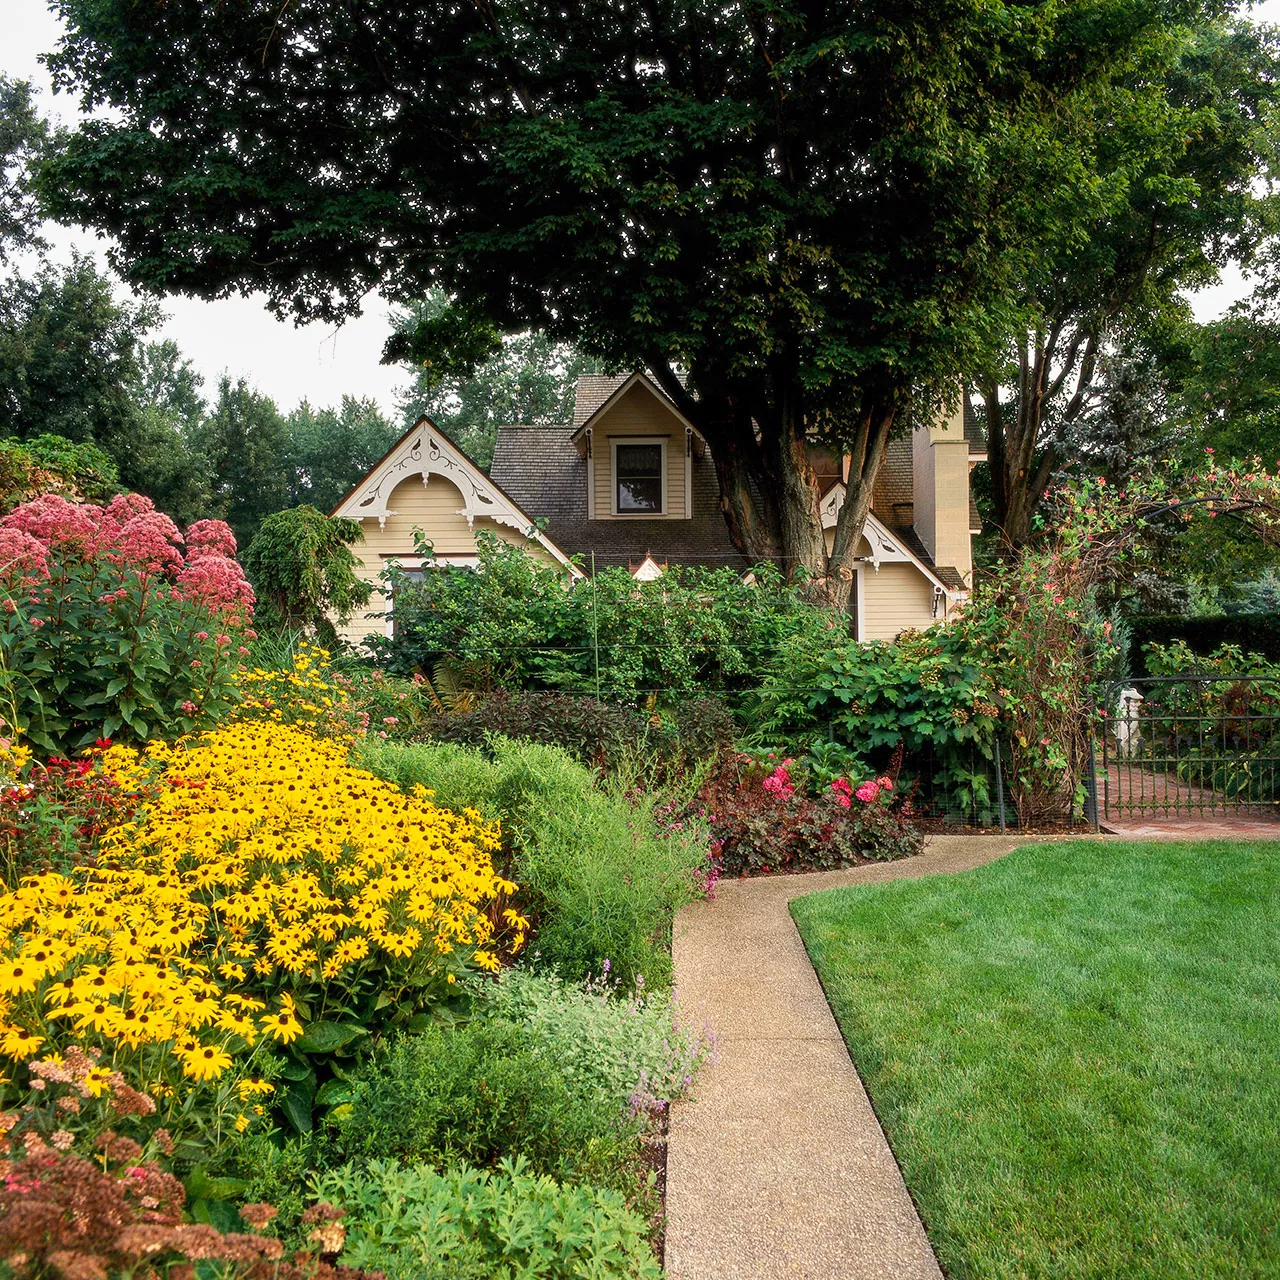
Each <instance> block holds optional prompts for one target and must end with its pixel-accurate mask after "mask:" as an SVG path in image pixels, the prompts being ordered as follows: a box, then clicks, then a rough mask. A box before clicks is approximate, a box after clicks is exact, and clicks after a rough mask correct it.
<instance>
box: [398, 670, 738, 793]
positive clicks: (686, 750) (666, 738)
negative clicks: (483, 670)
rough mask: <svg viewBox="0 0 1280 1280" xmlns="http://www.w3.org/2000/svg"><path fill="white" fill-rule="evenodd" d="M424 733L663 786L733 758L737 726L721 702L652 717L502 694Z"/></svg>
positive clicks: (570, 697)
mask: <svg viewBox="0 0 1280 1280" xmlns="http://www.w3.org/2000/svg"><path fill="white" fill-rule="evenodd" d="M423 732H424V734H425V735H426V736H427V737H429V738H434V739H438V740H440V741H443V742H460V743H463V744H465V745H466V746H469V747H476V748H478V749H484V748H485V747H486V746H487V744H488V741H489V739H490V738H491V737H493V735H494V734H502V735H503V736H505V737H508V738H521V739H525V740H527V741H530V742H542V743H546V744H548V745H549V746H555V747H562V748H563V749H564V750H565V751H567V752H568V753H569V754H570V755H571V756H572V757H573V758H574V759H575V760H577V761H578V763H579V764H585V765H588V766H590V767H591V768H593V769H597V770H599V771H600V772H602V773H609V772H620V771H625V770H627V769H632V768H637V767H639V768H641V769H643V770H644V771H645V772H646V773H647V774H650V775H652V776H653V777H655V778H658V779H663V778H667V777H676V776H679V775H680V774H681V773H683V772H685V771H687V770H688V769H689V768H691V767H696V765H697V764H698V763H699V762H701V761H703V760H706V759H710V758H712V757H714V756H715V755H717V754H718V753H719V752H721V751H724V750H726V749H727V748H728V747H729V746H730V745H731V744H732V742H733V734H734V725H733V717H732V716H731V715H730V714H729V711H728V709H727V708H726V707H725V705H724V704H723V703H722V702H720V701H718V700H717V699H715V698H687V699H682V700H680V701H677V702H675V703H674V704H672V705H671V706H669V707H664V708H662V709H661V710H657V711H654V712H652V713H645V712H642V711H638V710H636V709H635V708H634V707H627V706H620V705H618V704H617V703H609V702H603V701H601V700H600V699H598V698H592V697H588V696H585V695H580V694H569V693H508V692H505V691H500V692H498V693H494V694H491V695H490V696H488V697H486V698H484V699H482V700H481V701H480V703H479V704H478V705H477V706H475V707H472V708H470V709H468V710H466V711H464V712H461V713H459V714H449V715H438V716H435V717H433V718H432V719H431V720H430V721H429V722H428V723H427V724H426V725H425V726H424V728H423ZM393 736H394V735H393Z"/></svg>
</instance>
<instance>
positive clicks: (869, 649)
mask: <svg viewBox="0 0 1280 1280" xmlns="http://www.w3.org/2000/svg"><path fill="white" fill-rule="evenodd" d="M995 698H996V692H995V682H994V679H993V675H992V673H991V671H990V669H989V664H988V660H987V658H986V656H985V655H984V653H983V652H982V650H981V649H979V648H975V647H974V646H973V645H972V644H971V643H970V638H969V636H968V634H967V633H965V632H963V631H961V630H960V629H958V628H957V627H956V626H954V625H953V626H951V627H931V628H930V629H929V630H928V631H926V632H909V633H907V634H905V635H904V636H902V637H901V638H900V639H899V640H898V642H897V643H895V644H886V643H884V642H881V641H873V642H870V643H859V642H857V641H852V640H846V641H843V642H841V643H839V644H836V645H826V644H817V645H815V644H813V643H811V642H810V641H809V640H808V638H807V637H799V638H796V639H794V640H791V641H789V642H788V643H786V644H784V646H783V648H782V651H781V652H780V654H779V656H778V660H777V662H776V663H775V665H774V667H773V669H772V670H771V671H770V673H769V675H768V678H767V679H766V680H765V681H764V684H763V687H762V689H761V693H760V699H759V710H760V730H759V732H760V736H761V737H762V738H763V739H764V740H766V741H769V742H778V743H782V744H785V745H786V746H787V749H788V750H791V751H795V752H796V753H797V754H804V755H805V756H806V757H808V758H810V759H811V762H812V764H813V765H814V766H816V767H817V768H818V769H819V770H821V766H822V763H823V761H824V760H825V758H826V757H828V756H830V755H831V754H833V753H832V751H831V748H830V746H829V744H830V743H837V744H839V745H840V746H842V747H843V748H844V749H845V750H846V751H847V752H849V753H851V754H852V756H853V757H854V758H855V759H858V760H860V761H865V762H866V767H867V768H868V769H869V771H872V772H881V773H883V771H884V770H886V769H889V768H890V767H891V763H892V761H893V758H894V756H895V753H897V756H898V760H899V761H900V762H902V761H904V760H905V766H904V767H905V769H906V771H907V773H906V779H904V780H909V779H910V778H911V776H912V775H913V773H914V771H915V769H916V768H918V767H919V763H918V762H920V761H921V760H925V759H928V760H930V761H931V762H932V766H933V767H932V775H933V778H932V781H933V783H934V785H935V786H937V787H938V788H939V789H940V790H941V791H942V792H943V794H945V795H946V796H947V797H948V799H949V800H950V801H951V802H952V803H954V804H955V805H956V806H957V807H960V808H962V809H966V810H972V809H975V808H976V809H979V810H981V809H984V808H987V807H989V805H990V799H991V797H990V789H989V776H990V775H989V770H988V767H987V765H988V762H989V761H990V759H991V758H992V756H993V754H994V733H995V728H996V723H997V720H998V718H999V716H1000V714H1001V707H1000V706H999V705H997V703H996V701H995ZM904 753H905V754H904ZM894 773H895V774H897V773H898V770H897V769H894ZM854 776H855V777H856V776H857V775H856V774H855V775H854Z"/></svg>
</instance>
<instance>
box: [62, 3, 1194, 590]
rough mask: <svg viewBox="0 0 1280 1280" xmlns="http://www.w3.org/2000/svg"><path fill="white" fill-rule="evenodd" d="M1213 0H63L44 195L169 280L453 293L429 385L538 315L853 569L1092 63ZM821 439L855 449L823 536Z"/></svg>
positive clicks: (766, 553)
mask: <svg viewBox="0 0 1280 1280" xmlns="http://www.w3.org/2000/svg"><path fill="white" fill-rule="evenodd" d="M1207 7H1208V6H1207V4H1205V5H1202V4H1201V3H1198V2H1197V0H1170V3H1166V4H1162V5H1159V6H1156V5H1153V4H1151V3H1149V0H1115V3H1112V4H1110V5H1108V6H1107V7H1106V8H1105V9H1101V10H1100V9H1099V8H1098V7H1097V5H1096V4H1095V3H1094V0H1063V2H1062V3H1060V4H1056V5H1053V6H1039V5H1028V6H1013V7H1010V6H1003V5H994V6H993V5H991V4H989V3H987V2H986V0H940V3H936V4H931V5H928V6H921V5H917V4H911V3H907V2H906V0H872V2H871V3H868V2H867V0H857V2H856V3H855V0H839V2H838V3H832V4H829V5H824V6H815V5H811V4H807V3H800V2H799V0H776V2H774V3H769V4H765V3H758V2H757V0H749V2H748V3H744V4H739V5H729V6H725V5H714V4H709V3H699V2H697V0H690V2H689V3H684V4H678V5H676V4H651V5H644V6H640V7H636V6H634V5H632V4H624V3H621V2H620V0H601V2H600V3H597V4H592V5H589V6H582V5H567V6H566V5H560V4H549V3H544V2H543V0H534V2H533V3H521V4H515V3H513V2H511V0H494V2H493V3H489V4H483V5H463V6H458V5H455V4H453V3H452V2H451V0H396V2H393V3H388V4H381V5H377V6H364V7H357V8H355V9H353V8H352V7H351V6H350V5H348V4H345V3H340V2H339V0H303V2H302V3H298V4H294V5H290V6H287V7H285V8H284V9H281V7H280V6H279V5H278V4H275V3H268V2H267V0H240V2H239V3H238V4H237V6H236V11H235V20H234V21H227V17H226V14H225V13H224V12H223V11H221V10H219V9H217V8H211V7H210V6H209V5H207V4H205V3H203V2H202V0H170V3H167V4H165V5H163V6H153V5H137V4H134V3H132V0H63V2H62V5H61V10H62V13H63V14H64V16H65V17H66V19H67V21H68V23H69V35H68V36H67V38H66V40H65V41H64V43H63V45H62V47H61V49H60V51H59V52H58V53H57V55H56V56H55V57H54V58H53V60H52V66H53V69H54V73H55V78H56V81H57V82H58V84H59V85H60V86H63V87H67V88H72V89H77V90H79V91H80V92H81V93H82V94H83V96H84V100H85V101H86V103H88V104H94V105H97V106H103V107H109V108H110V111H109V112H102V111H100V112H99V113H98V114H97V115H96V116H95V117H94V118H92V119H89V120H87V121H85V122H84V123H83V124H82V125H81V127H80V129H79V131H78V133H77V134H76V135H75V136H74V137H73V138H72V140H71V142H70V145H69V146H68V147H67V149H66V150H65V151H64V153H63V154H62V156H61V158H60V159H59V160H58V161H57V162H56V163H54V164H53V165H51V166H50V167H49V168H48V169H47V170H46V178H47V181H46V182H45V185H44V191H45V194H46V196H47V198H48V200H49V202H50V204H51V206H52V208H53V209H54V211H55V212H56V214H57V215H58V216H61V217H63V218H66V219H72V220H77V221H81V222H83V223H85V224H88V225H93V226H97V227H100V228H102V229H104V230H107V231H110V232H111V233H113V234H114V235H115V236H116V237H117V238H118V240H119V244H120V249H119V251H118V253H117V254H116V255H115V258H114V259H113V261H114V263H115V264H116V265H117V267H118V268H119V269H120V270H121V271H122V272H123V273H124V274H125V275H126V276H127V278H128V279H130V280H131V281H133V282H135V283H137V284H140V285H144V286H146V287H148V288H151V289H155V290H160V291H163V290H184V291H188V292H192V293H196V294H201V295H203V296H218V295H221V294H223V293H225V291H226V290H227V289H229V288H236V289H240V290H242V291H245V292H251V291H254V290H258V289H261V290H263V291H265V292H266V294H267V295H268V298H269V300H270V305H271V306H272V307H273V308H274V309H275V310H276V311H277V312H279V313H282V314H291V315H294V316H296V317H298V318H308V317H313V316H321V317H326V318H329V319H334V318H338V317H341V316H344V315H350V314H352V313H354V312H355V311H357V310H358V309H359V306H360V303H361V299H362V298H363V297H364V296H365V295H366V294H367V292H368V291H369V290H370V289H371V288H374V287H381V288H382V289H383V290H384V292H385V293H386V294H387V296H389V297H390V298H391V299H393V300H395V301H399V302H401V303H403V304H406V305H407V304H409V303H411V302H412V301H413V300H414V299H419V298H422V297H423V296H425V295H426V294H427V293H428V292H429V290H430V289H432V288H440V289H442V290H444V291H445V292H446V293H447V294H448V296H450V297H451V298H452V299H453V300H454V302H453V305H452V306H451V307H450V308H449V309H448V311H447V312H446V313H444V314H443V315H441V316H438V317H434V318H432V317H428V318H426V319H425V320H424V321H423V322H422V323H420V324H419V325H418V326H417V327H416V328H415V330H414V331H413V332H412V333H411V334H408V335H402V337H401V339H400V340H399V341H397V342H394V343H392V344H390V346H389V348H388V353H387V354H388V357H390V358H403V357H412V358H413V359H414V360H415V361H417V362H418V363H419V365H420V366H421V367H430V369H431V370H432V371H433V376H434V377H435V378H437V379H439V380H440V381H441V382H443V381H444V380H445V379H447V378H450V377H453V376H456V375H458V374H466V373H470V372H472V371H473V370H474V368H475V367H476V366H477V365H478V364H480V363H482V362H483V361H484V360H485V359H487V358H488V357H489V356H491V355H492V354H493V353H494V350H495V339H496V334H497V333H498V332H518V331H520V330H525V329H536V330H539V331H541V332H545V333H546V334H548V335H549V337H550V338H551V339H553V340H555V341H560V342H571V343H573V344H574V345H575V346H577V347H578V348H579V349H581V350H583V351H586V352H588V353H589V354H591V355H593V356H595V357H598V358H600V359H602V360H604V361H605V362H606V363H607V364H608V365H609V366H610V367H615V368H625V367H634V366H638V365H644V366H648V367H649V368H650V369H652V371H653V372H654V374H655V376H656V377H657V378H658V380H659V381H660V382H661V384H662V385H663V387H664V388H665V389H666V391H667V392H668V393H669V394H670V395H671V396H672V397H673V398H674V400H675V402H676V403H677V405H678V406H679V407H680V408H681V409H682V410H683V411H684V412H685V414H686V415H687V416H688V417H689V418H690V420H691V421H693V422H694V423H695V424H696V425H697V426H698V427H699V429H700V430H701V431H702V432H703V434H704V435H705V436H706V438H707V440H708V441H709V443H710V444H711V446H712V449H713V451H714V454H715V459H716V466H717V470H718V473H719V478H720V486H721V492H722V496H723V506H724V510H725V516H726V519H727V521H728V524H729V528H730V531H731V533H732V535H733V538H734V540H735V542H736V543H737V545H738V546H739V547H740V548H742V549H743V550H744V551H745V552H746V553H747V554H749V555H750V556H752V557H753V558H757V559H759V558H764V557H770V556H777V557H779V558H781V559H782V560H783V561H784V562H785V563H787V564H788V565H789V566H792V567H799V566H803V567H805V568H807V569H809V570H811V571H812V572H814V573H817V574H820V575H821V574H824V573H827V572H828V570H829V569H830V570H832V571H833V574H832V581H831V594H832V595H833V596H835V597H836V598H837V600H839V599H841V598H843V597H845V596H847V592H848V587H849V581H850V575H849V573H848V568H849V565H850V564H851V562H852V558H853V554H854V551H855V548H856V546H857V542H858V537H859V534H860V531H861V528H862V525H863V523H864V520H865V517H866V513H867V510H868V508H869V506H870V501H871V493H872V486H873V483H874V480H875V476H876V473H877V472H878V470H879V467H880V465H881V463H882V461H883V458H884V453H885V448H886V445H887V442H888V438H889V435H890V433H891V432H892V431H893V430H895V429H897V428H900V427H901V426H902V425H903V419H904V414H905V411H906V410H907V408H908V406H909V405H912V404H914V405H915V406H916V412H918V413H920V414H925V413H928V412H931V411H932V409H933V406H934V405H935V404H936V402H937V401H938V400H940V399H941V398H942V397H944V396H945V395H947V394H951V395H952V396H954V394H955V393H956V392H957V390H958V387H959V383H960V379H961V377H962V375H964V374H966V373H969V372H972V370H973V369H974V367H975V364H976V363H977V361H978V360H979V358H980V356H981V355H982V354H983V352H984V351H985V350H986V349H987V347H988V346H989V344H990V343H991V341H992V340H993V338H994V337H996V336H998V335H999V334H1001V333H1002V332H1003V331H1004V330H1005V328H1006V326H1007V325H1008V324H1009V323H1010V320H1011V317H1012V314H1013V311H1014V309H1015V308H1016V306H1017V305H1018V304H1019V303H1020V302H1021V300H1022V298H1021V295H1022V290H1023V289H1024V287H1025V282H1026V281H1027V280H1028V279H1030V278H1031V276H1032V266H1033V264H1034V263H1035V262H1037V261H1038V260H1040V259H1041V258H1042V257H1043V255H1044V254H1045V253H1046V252H1047V251H1048V250H1049V249H1051V248H1053V247H1055V246H1059V245H1072V246H1074V245H1076V244H1078V243H1080V242H1081V241H1082V240H1083V239H1084V238H1085V236H1086V234H1087V232H1088V230H1089V226H1090V218H1091V216H1092V208H1091V206H1089V202H1088V201H1084V200H1082V198H1081V193H1082V192H1087V191H1091V190H1093V189H1094V188H1095V187H1096V186H1097V183H1098V180H1097V176H1096V175H1097V172H1098V166H1097V162H1096V157H1095V155H1094V154H1093V150H1094V148H1095V147H1096V146H1097V137H1096V133H1090V131H1089V130H1088V128H1087V124H1088V122H1089V120H1090V119H1091V118H1092V115H1091V113H1092V108H1093V103H1094V101H1095V100H1096V97H1097V94H1098V92H1099V90H1100V88H1102V87H1103V86H1105V85H1106V84H1108V83H1110V82H1113V81H1115V80H1117V79H1119V78H1122V77H1124V76H1135V75H1139V74H1140V73H1141V72H1142V70H1143V69H1144V68H1146V67H1147V66H1149V65H1150V64H1152V63H1157V64H1158V63H1159V61H1160V59H1161V58H1162V57H1163V50H1164V39H1163V32H1164V30H1165V29H1166V27H1168V26H1177V25H1178V24H1180V23H1182V22H1184V21H1189V20H1193V19H1195V18H1197V17H1198V15H1199V14H1200V13H1201V12H1202V11H1203V10H1204V9H1205V8H1207ZM940 33H945V38H940ZM424 67H429V68H430V69H431V73H430V74H429V75H424V74H423V68H424ZM1082 206H1084V207H1082ZM427 361H429V362H430V363H429V366H424V362H427ZM680 369H683V370H686V371H687V373H688V383H687V386H686V384H684V383H683V382H682V381H681V380H680V379H679V378H678V377H677V371H678V370H680ZM814 437H818V438H821V439H822V440H823V441H824V442H825V443H829V444H833V445H835V446H836V447H838V448H839V449H841V450H842V451H844V452H846V453H848V454H849V456H850V458H851V480H850V486H849V498H848V500H847V501H846V503H845V506H844V509H843V512H842V514H841V517H840V521H839V524H838V525H837V528H836V531H835V549H834V552H833V553H832V556H831V563H830V564H829V563H828V557H827V555H826V549H825V542H824V535H823V530H822V527H821V522H820V519H819V515H818V492H817V485H816V481H815V477H814V475H813V472H812V469H811V467H810V465H809V462H808V453H807V444H808V443H809V441H810V440H811V439H813V438H814Z"/></svg>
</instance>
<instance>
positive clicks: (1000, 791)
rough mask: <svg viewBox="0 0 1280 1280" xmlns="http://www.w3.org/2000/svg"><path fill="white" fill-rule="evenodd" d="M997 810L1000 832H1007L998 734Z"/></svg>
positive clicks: (997, 735) (997, 736)
mask: <svg viewBox="0 0 1280 1280" xmlns="http://www.w3.org/2000/svg"><path fill="white" fill-rule="evenodd" d="M996 808H997V809H998V810H999V812H1000V830H1001V831H1006V830H1008V828H1007V827H1006V826H1005V821H1004V767H1003V765H1002V764H1001V762H1000V735H999V734H996Z"/></svg>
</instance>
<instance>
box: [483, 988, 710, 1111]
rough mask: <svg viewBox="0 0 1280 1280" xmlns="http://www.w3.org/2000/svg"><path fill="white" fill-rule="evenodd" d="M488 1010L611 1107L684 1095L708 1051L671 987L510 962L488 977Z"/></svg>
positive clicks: (656, 1103)
mask: <svg viewBox="0 0 1280 1280" xmlns="http://www.w3.org/2000/svg"><path fill="white" fill-rule="evenodd" d="M484 1002H485V1007H486V1009H487V1011H488V1013H489V1014H491V1015H497V1016H498V1017H501V1018H505V1019H509V1020H510V1021H512V1022H516V1023H519V1024H520V1025H521V1027H522V1028H523V1029H524V1031H525V1034H526V1035H527V1036H528V1037H529V1038H530V1039H531V1040H532V1042H534V1043H536V1044H537V1045H539V1046H540V1047H541V1048H542V1049H543V1050H544V1051H545V1052H546V1054H547V1056H548V1057H549V1058H550V1059H551V1060H552V1061H554V1062H555V1064H556V1068H557V1070H558V1071H560V1072H561V1074H562V1075H563V1076H564V1077H565V1078H566V1079H567V1080H568V1081H570V1083H571V1084H572V1085H573V1086H574V1088H575V1089H577V1090H578V1091H579V1092H580V1093H583V1094H586V1093H592V1094H598V1095H602V1096H603V1097H605V1098H607V1099H608V1101H609V1102H610V1104H611V1105H612V1106H613V1107H614V1108H615V1109H622V1108H627V1109H628V1110H630V1111H639V1110H651V1111H652V1110H655V1109H660V1108H661V1107H663V1106H665V1105H666V1104H667V1103H669V1102H671V1101H673V1100H674V1099H676V1098H679V1097H681V1096H682V1095H683V1094H684V1093H685V1091H686V1090H687V1089H688V1088H689V1086H690V1084H692V1082H693V1077H694V1075H695V1074H696V1072H697V1071H698V1069H699V1068H700V1067H701V1066H702V1064H703V1063H704V1062H706V1061H707V1059H708V1058H709V1057H710V1054H711V1049H712V1040H711V1037H710V1033H709V1031H706V1030H703V1031H695V1030H693V1029H689V1028H682V1027H679V1026H678V1025H677V1023H676V1017H675V1007H674V1002H673V1000H672V997H671V994H670V993H669V992H662V993H656V992H647V993H646V992H644V991H643V990H641V991H640V992H637V993H636V994H634V995H631V996H625V997H621V998H620V997H619V993H618V991H617V984H616V983H611V982H608V981H606V980H595V981H593V982H590V983H586V984H572V983H568V982H565V981H564V979H563V978H561V977H559V976H558V975H556V974H554V973H550V974H549V973H536V972H532V971H530V970H526V969H509V970H507V971H506V972H505V973H503V974H502V975H501V977H500V978H498V979H497V980H496V981H489V980H485V984H484Z"/></svg>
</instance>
